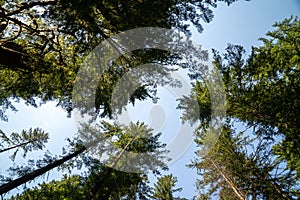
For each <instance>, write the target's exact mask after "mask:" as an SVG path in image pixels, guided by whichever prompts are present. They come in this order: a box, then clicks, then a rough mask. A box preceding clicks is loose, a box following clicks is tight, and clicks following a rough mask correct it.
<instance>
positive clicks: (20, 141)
mask: <svg viewBox="0 0 300 200" xmlns="http://www.w3.org/2000/svg"><path fill="white" fill-rule="evenodd" d="M0 139H1V141H2V142H1V144H0V147H1V149H0V153H2V152H5V151H8V150H11V149H15V151H14V153H13V154H12V155H11V156H10V158H11V159H12V160H13V161H14V160H15V157H16V155H17V152H18V151H19V149H22V150H23V157H24V158H25V157H26V154H27V153H28V152H30V151H34V150H38V149H40V150H42V149H43V148H44V147H45V143H46V142H47V141H48V139H49V134H48V133H45V132H44V131H43V130H41V129H40V128H35V129H29V130H28V131H25V130H23V131H22V132H21V133H20V134H19V133H15V132H14V133H12V134H11V135H10V136H6V134H5V133H4V132H3V131H1V130H0Z"/></svg>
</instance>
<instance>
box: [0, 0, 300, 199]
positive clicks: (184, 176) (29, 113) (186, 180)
mask: <svg viewBox="0 0 300 200" xmlns="http://www.w3.org/2000/svg"><path fill="white" fill-rule="evenodd" d="M214 14H215V17H214V19H213V21H212V22H211V23H209V24H207V25H205V26H204V32H203V34H197V33H195V32H194V34H193V40H194V41H195V42H196V43H198V44H200V45H203V48H204V49H211V48H215V49H218V50H219V51H221V52H222V51H223V50H224V49H225V48H226V46H227V44H228V43H232V44H241V45H243V46H244V47H245V48H246V50H247V52H249V51H250V49H251V46H258V45H261V43H260V42H258V40H257V39H258V38H259V37H262V36H264V35H265V33H266V32H268V31H269V30H272V24H274V22H278V21H282V20H283V19H284V18H289V17H290V16H291V15H294V16H300V0H251V1H250V2H247V1H243V0H239V1H238V2H236V3H233V4H232V5H231V6H229V7H228V6H227V5H226V4H224V3H220V4H219V5H218V8H217V9H215V10H214ZM17 107H18V109H19V112H16V113H9V122H8V123H6V122H2V121H0V127H1V129H2V130H5V131H6V132H12V131H17V132H20V131H21V130H22V129H29V128H30V127H33V128H35V127H40V128H42V129H44V130H45V131H47V132H49V133H50V141H49V143H48V144H47V148H48V149H49V151H50V152H56V153H57V154H60V153H61V148H62V147H63V146H64V145H66V144H67V143H66V142H65V138H67V137H72V136H73V135H74V134H75V133H76V126H75V124H74V122H73V120H72V119H70V118H66V116H67V113H66V112H64V111H63V110H62V109H60V108H57V107H55V103H53V102H49V103H47V104H46V105H43V106H42V107H40V108H38V109H35V108H32V107H27V106H25V105H24V104H22V103H20V104H18V106H17ZM156 108H157V107H156ZM156 108H154V109H156ZM151 109H152V108H149V109H148V108H147V109H146V110H147V111H149V117H151V116H150V112H151ZM174 109H175V107H174ZM168 110H169V107H168V108H165V112H166V113H165V116H166V119H168V118H169V117H168V116H172V112H171V114H170V113H168V112H169V111H168ZM156 112H161V110H159V109H157V111H156ZM146 113H147V112H146ZM135 117H136V116H135ZM137 118H138V117H137ZM177 122H178V121H176V123H177ZM168 123H169V124H168ZM172 123H174V121H173V120H167V121H166V124H164V126H163V127H162V132H164V131H166V130H167V128H168V127H170V126H172V127H178V126H179V125H174V124H172ZM194 151H195V147H192V148H190V149H189V150H188V151H186V152H185V154H184V155H183V156H182V157H181V158H180V159H178V160H177V161H176V162H175V163H174V164H172V165H171V166H170V171H169V172H167V173H173V174H174V175H175V176H177V178H178V181H179V183H178V187H182V188H183V191H182V192H181V193H180V196H182V197H186V198H192V197H193V196H194V195H196V194H197V193H196V191H195V186H194V184H195V180H196V178H197V175H196V173H195V171H193V170H191V169H188V168H186V167H185V165H186V164H189V163H190V161H191V160H192V158H193V156H194V153H193V152H194ZM34 156H37V155H36V154H32V155H31V157H34ZM0 160H1V162H0V170H1V169H4V168H5V167H7V166H11V165H12V163H11V162H10V161H9V159H8V158H7V154H0ZM24 162H25V161H24ZM0 173H3V171H0ZM52 174H55V172H51V173H50V175H52ZM198 178H199V177H198Z"/></svg>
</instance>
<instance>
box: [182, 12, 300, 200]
mask: <svg viewBox="0 0 300 200" xmlns="http://www.w3.org/2000/svg"><path fill="white" fill-rule="evenodd" d="M274 26H275V27H276V30H274V31H271V32H269V33H268V34H267V36H268V37H267V38H261V39H260V40H261V41H263V45H262V46H260V47H254V48H253V49H252V52H251V55H250V56H249V58H248V59H247V60H246V61H245V59H244V54H245V51H244V49H243V47H241V46H238V45H229V46H228V48H227V49H226V52H225V54H224V55H220V54H219V53H218V52H217V51H214V55H215V57H214V58H215V61H214V64H215V65H216V66H217V67H218V68H219V69H220V71H221V74H222V76H223V81H224V84H225V88H226V95H227V101H228V103H227V115H228V116H227V121H226V123H225V124H226V126H225V127H224V129H223V131H222V132H221V133H220V137H219V141H218V142H217V144H216V145H215V147H213V148H211V151H207V152H205V151H204V153H203V151H202V154H199V157H201V158H199V159H198V160H197V161H195V163H193V165H192V166H194V167H196V168H198V169H199V171H200V172H201V175H202V176H203V179H204V180H203V181H200V182H199V186H201V187H202V189H203V191H204V194H203V195H202V197H203V198H204V197H205V196H208V197H209V196H211V195H212V194H214V193H215V192H219V195H220V198H225V197H222V195H226V198H228V195H229V196H232V195H234V196H235V197H236V198H239V199H246V198H252V199H278V198H279V199H296V198H297V197H299V192H298V191H299V160H300V159H299V154H298V152H299V145H298V143H299V130H300V129H299V124H300V123H299V115H298V114H297V112H298V110H299V97H300V96H299V94H300V93H299V92H300V84H299V77H300V74H299V72H300V70H299V69H300V68H299V66H300V65H299V63H300V59H299V58H300V57H299V55H300V54H299V44H300V43H299V42H300V40H299V38H300V35H299V31H298V30H299V28H300V20H299V19H298V18H293V17H291V18H290V19H285V20H284V21H282V22H279V23H275V25H274ZM198 81H199V82H198V83H197V85H196V87H195V91H196V92H195V93H196V95H197V99H198V102H199V105H200V106H199V107H200V108H203V112H201V115H202V116H201V117H200V121H201V122H200V124H201V125H200V127H199V129H198V130H197V134H198V138H197V139H196V142H197V143H198V144H200V146H202V147H205V141H204V138H205V135H207V132H208V131H210V130H209V128H208V126H207V125H208V123H209V122H210V120H211V119H210V115H211V109H210V97H209V93H208V91H207V87H206V86H205V83H204V82H203V81H202V80H198ZM187 101H188V97H186V98H185V99H183V100H182V101H181V107H182V108H184V109H187V107H185V106H184V102H187ZM185 117H186V118H187V119H190V120H194V121H195V119H192V118H191V116H189V115H188V112H187V114H186V115H185ZM237 122H238V123H241V122H242V123H243V124H244V126H245V127H246V128H247V129H248V131H247V132H246V133H245V134H246V135H245V136H242V135H240V134H239V133H238V132H237V131H236V130H234V129H232V128H231V127H232V126H231V125H232V124H236V123H237ZM247 135H248V136H251V138H253V140H248V142H246V143H245V141H247V140H246V138H247V137H246V136H247ZM281 138H282V139H281ZM246 147H247V148H251V147H255V148H254V149H253V150H252V152H251V151H250V152H249V150H248V152H247V150H246V149H245V148H246ZM208 163H209V164H208ZM207 187H208V188H210V190H208V192H207V191H205V189H207ZM220 188H221V189H220ZM228 189H229V191H230V192H229V193H228ZM202 197H201V198H202ZM226 198H225V199H226Z"/></svg>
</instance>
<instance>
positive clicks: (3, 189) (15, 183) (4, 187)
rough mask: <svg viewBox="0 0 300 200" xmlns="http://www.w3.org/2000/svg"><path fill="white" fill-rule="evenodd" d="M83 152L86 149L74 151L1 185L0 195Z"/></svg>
mask: <svg viewBox="0 0 300 200" xmlns="http://www.w3.org/2000/svg"><path fill="white" fill-rule="evenodd" d="M85 150H86V147H84V146H83V147H81V148H80V149H78V150H76V151H75V152H74V153H71V154H69V155H67V156H65V157H63V158H62V159H59V160H57V161H54V162H53V163H51V164H48V165H46V166H45V167H42V168H40V169H37V170H35V171H33V172H31V173H29V174H26V175H24V176H22V177H20V178H17V179H15V180H13V181H10V182H9V183H6V184H4V185H1V186H0V195H2V194H4V193H6V192H8V191H10V190H12V189H14V188H16V187H18V186H20V185H22V184H24V183H26V182H28V181H30V180H33V179H35V178H36V177H38V176H40V175H43V174H44V173H46V172H48V171H50V170H51V169H54V168H55V167H58V166H60V165H61V164H63V163H65V162H66V161H68V160H71V159H72V158H75V157H76V156H78V155H79V154H81V153H82V152H84V151H85Z"/></svg>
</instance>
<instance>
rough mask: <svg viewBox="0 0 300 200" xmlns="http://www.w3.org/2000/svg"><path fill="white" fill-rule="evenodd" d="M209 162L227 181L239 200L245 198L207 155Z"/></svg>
mask: <svg viewBox="0 0 300 200" xmlns="http://www.w3.org/2000/svg"><path fill="white" fill-rule="evenodd" d="M207 158H208V160H209V162H210V163H211V164H212V165H213V166H214V168H215V169H216V170H217V171H218V172H219V173H220V175H221V176H222V177H223V178H224V179H225V181H226V182H227V183H228V185H229V186H230V187H231V189H232V190H233V191H234V193H235V194H236V195H237V196H238V198H239V199H240V200H246V198H245V195H243V194H242V192H240V191H239V190H238V188H237V187H236V186H235V185H234V183H232V181H231V180H230V179H229V177H227V175H226V174H225V173H224V172H223V171H222V170H221V169H220V168H219V167H218V166H217V165H216V163H215V161H214V160H213V159H212V158H210V157H209V156H207Z"/></svg>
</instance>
